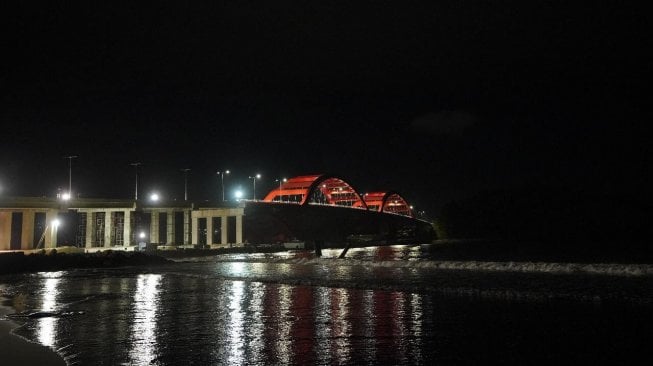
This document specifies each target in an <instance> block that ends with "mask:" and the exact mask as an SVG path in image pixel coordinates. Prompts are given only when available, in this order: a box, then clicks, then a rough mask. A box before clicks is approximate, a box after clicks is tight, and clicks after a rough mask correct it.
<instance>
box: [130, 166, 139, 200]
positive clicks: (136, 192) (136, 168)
mask: <svg viewBox="0 0 653 366" xmlns="http://www.w3.org/2000/svg"><path fill="white" fill-rule="evenodd" d="M129 165H131V166H133V167H134V170H135V171H136V184H135V187H134V201H138V166H139V165H141V163H131V164H129Z"/></svg>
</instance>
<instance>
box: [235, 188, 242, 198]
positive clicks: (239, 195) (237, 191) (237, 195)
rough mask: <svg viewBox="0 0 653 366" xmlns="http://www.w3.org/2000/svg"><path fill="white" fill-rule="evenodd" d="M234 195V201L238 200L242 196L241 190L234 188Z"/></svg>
mask: <svg viewBox="0 0 653 366" xmlns="http://www.w3.org/2000/svg"><path fill="white" fill-rule="evenodd" d="M234 197H236V201H240V199H241V198H243V191H241V190H240V189H238V190H236V192H234Z"/></svg>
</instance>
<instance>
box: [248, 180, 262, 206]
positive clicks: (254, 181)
mask: <svg viewBox="0 0 653 366" xmlns="http://www.w3.org/2000/svg"><path fill="white" fill-rule="evenodd" d="M249 179H251V180H252V182H253V184H254V190H253V191H252V200H254V201H256V180H257V179H261V175H260V174H256V175H255V176H250V177H249Z"/></svg>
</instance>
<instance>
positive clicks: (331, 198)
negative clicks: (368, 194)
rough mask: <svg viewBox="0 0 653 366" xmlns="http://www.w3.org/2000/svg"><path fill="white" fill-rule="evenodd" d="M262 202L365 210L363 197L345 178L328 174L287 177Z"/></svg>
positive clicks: (365, 205)
mask: <svg viewBox="0 0 653 366" xmlns="http://www.w3.org/2000/svg"><path fill="white" fill-rule="evenodd" d="M263 201H264V202H277V203H290V204H298V205H309V204H311V205H332V206H344V207H351V208H359V209H364V210H367V204H366V203H365V200H363V197H361V195H360V194H359V193H358V192H357V191H356V190H355V189H354V187H352V186H351V185H350V184H349V183H347V182H346V181H345V180H343V179H341V178H338V177H335V176H332V175H328V174H315V175H302V176H298V177H293V178H290V179H288V180H287V181H286V182H283V183H282V184H280V185H279V187H278V188H275V189H273V190H272V191H270V193H268V194H267V196H265V198H264V199H263Z"/></svg>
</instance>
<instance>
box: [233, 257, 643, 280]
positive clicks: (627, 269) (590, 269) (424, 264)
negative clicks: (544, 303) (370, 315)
mask: <svg viewBox="0 0 653 366" xmlns="http://www.w3.org/2000/svg"><path fill="white" fill-rule="evenodd" d="M221 261H222V260H221ZM226 261H229V262H231V261H244V262H248V263H286V264H296V265H327V266H369V267H388V268H410V269H422V270H462V271H488V272H519V273H552V274H593V275H610V276H626V277H633V276H635V277H637V276H653V265H652V264H620V263H555V262H553V263H549V262H482V261H428V260H389V261H372V260H358V259H337V258H287V257H277V258H273V257H268V258H262V257H258V258H247V259H243V258H239V259H237V260H234V259H231V260H226Z"/></svg>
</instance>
